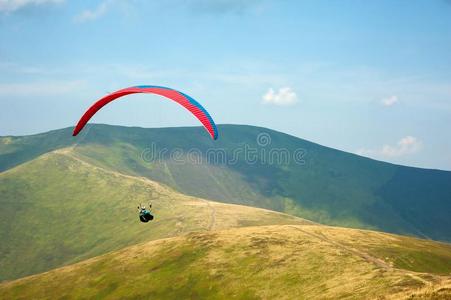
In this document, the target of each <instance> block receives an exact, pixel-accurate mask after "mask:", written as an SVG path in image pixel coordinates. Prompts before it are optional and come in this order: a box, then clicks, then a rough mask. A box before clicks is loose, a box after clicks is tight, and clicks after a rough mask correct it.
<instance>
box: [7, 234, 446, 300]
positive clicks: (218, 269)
mask: <svg viewBox="0 0 451 300" xmlns="http://www.w3.org/2000/svg"><path fill="white" fill-rule="evenodd" d="M360 236H366V237H367V240H356V238H357V237H360ZM397 238H398V237H397V236H394V235H387V234H381V233H376V232H370V231H361V230H353V229H344V228H334V227H327V226H317V225H274V226H257V227H243V228H235V229H226V230H217V231H210V232H204V233H201V232H198V233H190V234H187V235H184V236H180V237H175V238H168V239H162V240H158V241H153V242H148V243H145V244H141V245H136V246H132V247H129V248H126V249H123V250H120V251H117V252H113V253H109V254H106V255H103V256H100V257H96V258H93V259H90V260H88V261H84V262H82V263H79V264H75V265H72V266H68V267H64V268H60V269H57V270H53V271H50V272H47V273H43V274H40V275H35V276H31V277H27V278H23V279H19V280H16V281H12V282H8V283H4V284H2V285H0V294H1V295H3V296H0V298H2V299H30V298H33V299H49V298H57V297H59V298H62V299H93V298H95V299H99V298H105V299H142V298H145V299H230V298H234V299H430V298H434V297H437V299H446V297H448V296H449V284H450V281H451V277H450V276H449V275H448V276H444V275H438V274H433V273H419V272H414V271H410V270H406V269H402V268H396V267H391V266H390V265H389V264H382V265H381V264H379V263H378V261H384V258H383V257H380V256H377V254H374V253H368V252H365V250H367V248H365V244H366V242H367V241H369V242H371V243H372V246H375V245H380V246H384V247H387V248H390V247H397V246H396V245H397V244H396V240H397ZM443 247H445V249H449V248H446V247H449V245H446V244H443ZM440 297H442V298H440ZM443 297H445V298H443ZM448 299H449V298H448Z"/></svg>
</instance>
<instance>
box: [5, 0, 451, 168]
mask: <svg viewBox="0 0 451 300" xmlns="http://www.w3.org/2000/svg"><path fill="white" fill-rule="evenodd" d="M450 53H451V2H450V1H446V0H432V1H427V0H415V1H409V0H400V1H396V2H394V1H388V0H382V1H372V2H369V1H365V2H364V1H357V0H346V1H294V0H293V1H270V0H248V1H246V0H217V1H207V0H186V1H176V0H169V1H152V2H151V3H150V1H143V0H122V1H121V0H100V1H69V0H66V1H64V0H39V1H38V0H20V1H18V0H0V135H25V134H32V133H38V132H43V131H48V130H51V129H57V128H62V127H68V126H73V125H74V124H75V122H76V121H77V119H78V117H80V116H81V114H82V113H83V112H84V111H85V109H86V108H87V107H88V105H89V104H91V103H92V102H93V101H95V100H96V99H98V98H99V97H101V96H103V95H104V94H106V93H108V92H112V91H115V90H117V89H120V88H124V87H127V86H133V85H140V84H155V85H165V86H170V87H173V88H176V89H179V90H182V91H184V92H186V93H188V94H189V95H191V96H193V97H194V98H195V99H197V100H199V101H200V102H201V103H202V104H203V105H204V106H205V107H206V108H207V109H208V110H209V111H210V113H211V115H212V116H213V118H214V119H215V121H216V123H218V124H221V123H234V124H250V125H256V126H263V127H268V128H271V129H275V130H279V131H282V132H286V133H289V134H292V135H295V136H298V137H301V138H304V139H307V140H310V141H313V142H317V143H320V144H323V145H327V146H330V147H333V148H337V149H340V150H345V151H348V152H353V153H357V154H361V155H364V156H368V157H372V158H375V159H379V160H384V161H389V162H393V163H399V164H404V165H411V166H419V167H427V168H438V169H445V170H451V140H450V139H449V132H451V55H450ZM130 97H132V99H129V100H128V101H117V102H116V103H114V104H112V105H110V106H109V107H108V108H107V109H105V110H102V111H101V112H100V113H99V114H98V115H96V116H95V118H94V119H93V120H92V121H93V122H96V123H107V124H116V125H126V126H141V127H164V126H191V125H198V123H197V120H195V119H194V118H193V117H192V116H191V115H189V114H187V113H186V112H185V111H184V110H183V109H182V108H180V107H178V106H177V105H175V104H174V103H171V102H170V101H162V100H159V99H156V97H154V96H149V95H133V96H130Z"/></svg>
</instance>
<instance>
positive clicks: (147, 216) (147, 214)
mask: <svg viewBox="0 0 451 300" xmlns="http://www.w3.org/2000/svg"><path fill="white" fill-rule="evenodd" d="M151 208H152V204H151V203H149V209H146V207H145V206H142V205H138V211H139V219H140V220H141V222H144V223H147V222H149V221H152V220H153V215H152V213H151V211H150V209H151Z"/></svg>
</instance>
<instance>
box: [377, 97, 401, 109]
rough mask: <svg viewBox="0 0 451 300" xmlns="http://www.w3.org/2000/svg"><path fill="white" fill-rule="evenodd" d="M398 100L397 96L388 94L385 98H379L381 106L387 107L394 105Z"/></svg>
mask: <svg viewBox="0 0 451 300" xmlns="http://www.w3.org/2000/svg"><path fill="white" fill-rule="evenodd" d="M398 101H399V99H398V96H390V97H387V98H383V99H382V100H381V104H382V105H383V106H386V107H389V106H393V105H395V104H396V103H398Z"/></svg>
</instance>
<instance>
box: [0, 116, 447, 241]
mask: <svg viewBox="0 0 451 300" xmlns="http://www.w3.org/2000/svg"><path fill="white" fill-rule="evenodd" d="M62 132H67V130H63V131H61V132H58V134H62ZM219 132H220V137H219V140H217V141H211V140H210V139H209V137H208V135H206V134H205V132H204V130H203V129H202V128H198V127H194V128H161V129H143V128H126V127H116V126H107V125H94V126H92V127H91V128H90V130H89V131H86V133H85V136H84V137H81V138H79V139H76V141H77V143H78V145H77V147H76V148H75V151H76V152H77V153H78V154H79V155H81V156H83V157H84V159H86V160H88V161H90V162H91V163H93V164H96V165H99V166H102V167H105V168H109V169H112V170H118V171H120V172H124V173H127V174H132V175H138V176H145V177H147V178H150V179H152V180H156V181H159V182H162V183H164V184H166V185H169V186H171V187H172V188H174V189H176V190H178V191H180V192H182V193H184V194H189V195H193V196H198V197H203V198H207V199H214V200H218V201H223V202H227V203H238V204H247V205H252V206H257V207H264V208H270V209H274V210H278V211H283V212H287V213H290V214H295V215H298V216H301V217H304V218H307V219H311V220H314V221H317V222H320V223H325V224H331V225H340V226H348V227H356V228H370V229H378V230H383V231H387V232H393V233H400V234H409V235H416V236H420V237H427V238H431V239H436V240H444V241H451V230H450V228H451V172H446V171H439V170H427V169H419V168H410V167H404V166H397V165H393V164H388V163H384V162H379V161H375V160H371V159H367V158H364V157H360V156H357V155H353V154H350V153H345V152H342V151H338V150H334V149H331V148H327V147H323V146H320V145H317V144H314V143H311V142H308V141H305V140H302V139H299V138H296V137H293V136H289V135H286V134H283V133H280V132H276V131H272V130H269V129H265V128H258V127H252V126H238V125H221V126H219ZM262 133H263V134H266V135H268V136H269V137H270V139H271V141H270V143H269V144H267V145H266V146H264V147H263V146H261V144H260V145H259V144H258V143H257V138H258V137H259V135H260V134H262ZM53 134H56V133H53ZM27 138H28V137H27ZM72 141H73V140H72ZM34 142H35V143H38V142H39V141H38V140H36V141H34ZM42 142H43V141H42ZM10 144H14V143H10ZM62 144H63V145H62V146H61V147H63V146H65V145H66V144H67V142H66V138H63V139H62ZM14 145H15V144H14ZM15 147H18V148H19V149H21V147H20V145H18V146H15ZM246 147H247V148H246ZM10 148H11V146H10ZM0 149H2V148H1V146H0ZM177 149H178V150H179V152H176V155H175V156H174V155H172V156H171V155H170V153H171V151H174V150H177ZM193 149H194V150H195V152H192V150H193ZM243 149H255V150H256V151H257V156H256V157H255V158H253V159H251V161H250V159H249V157H247V158H246V156H245V153H244V151H241V152H237V151H239V150H243ZM277 149H279V150H280V149H286V151H287V152H288V153H289V155H291V157H292V156H293V155H294V153H296V151H297V150H298V149H302V151H303V152H304V153H305V155H304V157H303V159H304V163H303V164H298V163H296V162H294V161H293V159H291V160H290V161H289V162H287V163H280V162H279V163H270V162H269V159H268V156H269V153H270V151H274V150H277ZM2 151H4V150H0V153H2ZM163 151H166V154H165V155H161V156H160V158H161V159H158V160H152V158H154V157H155V155H151V153H155V152H158V153H162V152H163ZM190 151H191V152H190ZM209 151H210V152H209ZM211 151H216V153H218V151H219V153H222V154H224V155H225V156H226V157H227V159H228V160H227V163H222V162H223V161H221V159H219V161H218V160H216V161H212V160H211V159H210V160H209V159H207V156H208V154H211V153H212V152H211ZM177 153H181V154H180V155H178V154H177ZM193 153H197V156H196V155H194V156H193V155H192V154H193ZM299 153H300V152H299ZM172 154H174V152H172ZM236 154H237V155H236ZM248 156H249V155H248ZM1 157H2V156H1V155H0V158H1ZM199 157H200V158H201V161H200V162H199ZM235 158H236V159H235ZM249 161H250V162H249ZM10 164H12V163H11V162H10Z"/></svg>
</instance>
